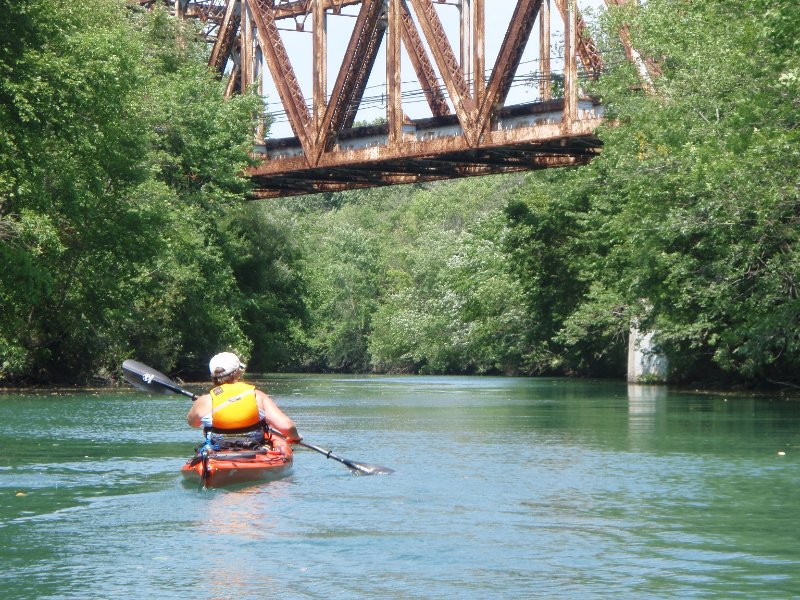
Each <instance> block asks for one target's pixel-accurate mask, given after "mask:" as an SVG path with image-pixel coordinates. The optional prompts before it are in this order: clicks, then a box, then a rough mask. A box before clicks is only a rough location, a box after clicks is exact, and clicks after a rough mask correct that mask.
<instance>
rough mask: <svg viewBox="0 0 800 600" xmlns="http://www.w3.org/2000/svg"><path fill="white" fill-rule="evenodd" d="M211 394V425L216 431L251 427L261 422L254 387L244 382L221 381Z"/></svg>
mask: <svg viewBox="0 0 800 600" xmlns="http://www.w3.org/2000/svg"><path fill="white" fill-rule="evenodd" d="M209 393H210V394H211V427H212V429H213V430H216V431H235V430H244V429H252V428H254V427H256V426H257V425H258V424H259V423H260V422H261V415H259V414H258V402H257V401H256V388H255V387H254V386H252V385H247V384H246V383H242V382H240V381H239V382H236V383H223V384H222V385H220V386H217V387H215V388H213V389H212V390H211V392H209Z"/></svg>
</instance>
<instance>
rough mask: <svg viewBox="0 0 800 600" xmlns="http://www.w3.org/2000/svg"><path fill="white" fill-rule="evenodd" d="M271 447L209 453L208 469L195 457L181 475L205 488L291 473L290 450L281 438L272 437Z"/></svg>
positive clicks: (184, 467)
mask: <svg viewBox="0 0 800 600" xmlns="http://www.w3.org/2000/svg"><path fill="white" fill-rule="evenodd" d="M272 445H273V448H272V449H266V448H265V449H259V450H246V449H245V450H238V449H236V450H212V451H210V452H209V453H208V464H207V466H204V460H203V457H202V455H200V454H197V455H195V456H194V457H192V458H191V459H189V460H188V461H187V462H186V464H184V465H183V467H181V473H182V474H183V477H184V479H186V480H190V481H195V482H197V483H199V484H202V485H204V486H205V487H222V486H226V485H234V484H237V483H247V482H254V481H270V480H273V479H279V478H280V477H283V476H285V475H286V474H287V473H288V472H289V471H290V470H291V467H292V447H291V445H290V444H289V443H288V442H287V441H285V440H282V439H280V438H273V440H272ZM204 472H205V473H206V476H205V477H204Z"/></svg>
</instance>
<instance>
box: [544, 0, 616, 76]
mask: <svg viewBox="0 0 800 600" xmlns="http://www.w3.org/2000/svg"><path fill="white" fill-rule="evenodd" d="M567 2H568V0H555V3H556V6H557V7H558V12H559V13H560V14H561V18H562V19H563V20H564V22H565V23H566V21H567V19H568V14H569V13H568V6H567ZM575 12H576V13H577V23H578V30H577V38H578V48H577V50H578V56H580V58H581V63H582V64H583V68H584V69H585V70H586V71H588V72H590V73H594V74H597V75H599V74H600V73H601V72H602V71H603V69H604V68H605V65H604V63H603V58H602V57H601V56H600V51H599V50H598V49H597V46H596V45H595V43H594V40H593V39H592V36H591V35H589V29H588V28H587V27H586V22H585V21H584V20H583V17H582V16H581V13H580V10H579V9H578V6H577V3H576V4H575Z"/></svg>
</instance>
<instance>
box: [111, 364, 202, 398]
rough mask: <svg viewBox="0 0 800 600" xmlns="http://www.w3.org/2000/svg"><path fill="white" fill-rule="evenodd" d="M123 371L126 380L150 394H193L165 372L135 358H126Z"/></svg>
mask: <svg viewBox="0 0 800 600" xmlns="http://www.w3.org/2000/svg"><path fill="white" fill-rule="evenodd" d="M122 373H123V374H124V376H125V381H127V382H128V383H130V384H131V385H132V386H133V387H135V388H136V389H137V390H141V391H143V392H147V393H150V394H168V393H170V392H173V393H176V394H184V395H189V396H191V395H192V394H191V392H187V391H186V390H182V389H181V388H179V387H178V386H177V385H175V384H174V383H173V382H172V380H171V379H170V378H169V377H167V376H166V375H164V374H163V373H161V372H159V371H156V370H155V369H153V368H152V367H148V366H147V365H145V364H142V363H140V362H138V361H135V360H130V359H128V360H126V361H125V362H123V363H122Z"/></svg>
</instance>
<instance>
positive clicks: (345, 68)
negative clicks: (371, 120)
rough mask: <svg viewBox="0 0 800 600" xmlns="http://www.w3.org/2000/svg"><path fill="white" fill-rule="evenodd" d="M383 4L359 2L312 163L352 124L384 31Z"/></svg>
mask: <svg viewBox="0 0 800 600" xmlns="http://www.w3.org/2000/svg"><path fill="white" fill-rule="evenodd" d="M384 8H385V6H384V2H383V1H382V0H364V2H363V3H362V5H361V10H360V11H359V13H358V18H357V19H356V24H355V27H354V28H353V34H352V35H351V36H350V43H349V44H348V46H347V51H346V52H345V55H344V58H343V59H342V66H341V67H340V69H339V75H338V77H337V78H336V83H335V84H334V86H333V90H332V91H331V99H330V102H329V103H328V106H327V108H326V110H325V116H324V117H323V119H322V123H321V124H320V128H319V130H318V131H317V132H316V152H315V153H314V155H313V160H312V161H311V162H312V164H317V163H318V162H319V158H320V156H321V155H322V153H323V152H324V151H325V150H327V149H329V148H330V146H331V145H332V144H333V138H334V136H335V134H336V133H338V132H339V131H341V130H342V129H343V128H344V127H346V126H348V125H352V123H353V120H354V119H355V114H356V112H357V110H358V105H359V103H360V102H361V98H362V96H363V94H364V89H365V87H366V84H367V80H368V79H369V74H370V71H371V70H372V66H373V64H374V63H375V58H376V57H377V54H378V49H379V48H380V44H381V41H382V40H383V37H384V33H385V31H386V28H385V23H384V22H382V21H383V20H382V19H381V17H382V16H383V13H384ZM317 51H319V49H317Z"/></svg>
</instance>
